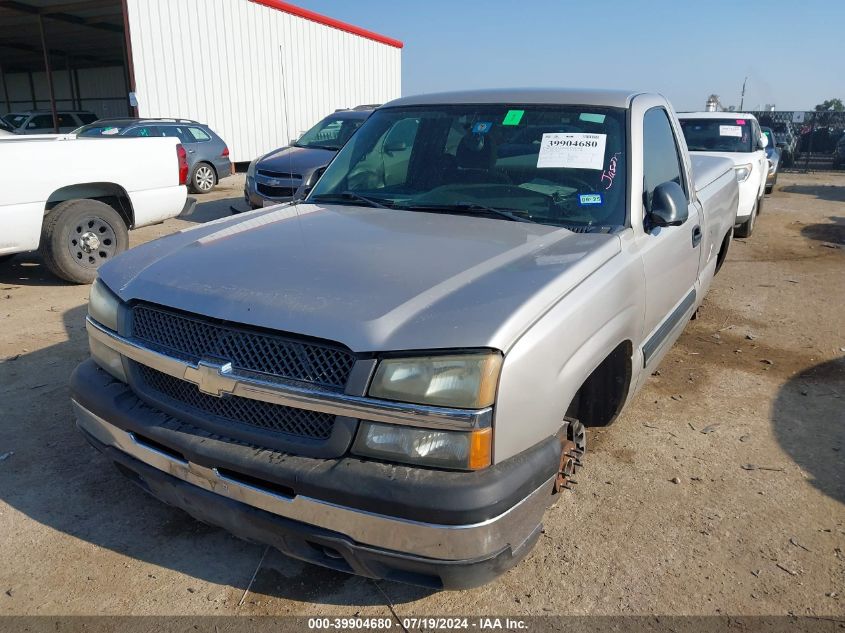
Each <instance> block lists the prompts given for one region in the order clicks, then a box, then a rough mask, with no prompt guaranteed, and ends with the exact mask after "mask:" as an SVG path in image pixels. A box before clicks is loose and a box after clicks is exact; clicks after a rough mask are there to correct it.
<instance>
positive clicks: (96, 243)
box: [79, 231, 100, 253]
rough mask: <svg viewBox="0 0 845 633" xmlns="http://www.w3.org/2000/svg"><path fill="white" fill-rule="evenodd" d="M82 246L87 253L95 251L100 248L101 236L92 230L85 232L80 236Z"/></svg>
mask: <svg viewBox="0 0 845 633" xmlns="http://www.w3.org/2000/svg"><path fill="white" fill-rule="evenodd" d="M79 242H80V245H79V246H80V248H81V249H82V250H83V251H85V252H86V253H93V252H94V251H96V250H97V249H98V248H100V238H99V237H97V236H96V235H95V234H94V233H92V232H91V231H88V232H87V233H83V234H82V236H81V237H80V238H79Z"/></svg>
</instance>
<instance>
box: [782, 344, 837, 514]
mask: <svg viewBox="0 0 845 633" xmlns="http://www.w3.org/2000/svg"><path fill="white" fill-rule="evenodd" d="M772 425H773V427H774V432H775V437H777V439H778V442H779V443H780V445H781V448H783V450H784V451H786V453H787V454H789V456H790V457H792V459H794V460H795V462H796V463H797V464H798V465H799V466H800V467H801V469H802V470H803V471H804V472H806V473H808V474H809V475H810V477H811V480H810V481H811V483H812V484H813V485H814V486H815V487H816V488H818V489H819V490H821V491H822V492H823V493H825V494H826V495H828V496H829V497H832V498H833V499H836V500H837V501H839V502H840V503H845V357H842V358H838V359H836V360H832V361H829V362H827V363H822V364H820V365H815V366H814V367H811V368H810V369H807V370H806V371H803V372H801V373H799V374H796V375H795V376H794V377H793V378H791V379H790V380H789V381H788V382H787V383H786V384H784V385H783V387H781V389H780V391H779V392H778V395H777V398H776V399H775V402H774V405H773V406H772Z"/></svg>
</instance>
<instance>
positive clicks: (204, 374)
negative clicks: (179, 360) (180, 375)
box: [185, 360, 238, 398]
mask: <svg viewBox="0 0 845 633" xmlns="http://www.w3.org/2000/svg"><path fill="white" fill-rule="evenodd" d="M231 373H232V363H216V362H214V361H210V360H201V361H200V362H199V363H197V366H196V367H188V368H187V369H185V380H187V381H188V382H192V383H194V384H195V385H196V386H197V387H199V390H200V391H202V392H203V393H207V394H208V395H210V396H216V397H217V398H220V397H221V396H222V395H223V394H224V393H232V392H233V391H234V390H235V385H237V384H238V381H237V379H235V378H233V377H232V376H231V375H230V374H231Z"/></svg>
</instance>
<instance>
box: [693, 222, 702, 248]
mask: <svg viewBox="0 0 845 633" xmlns="http://www.w3.org/2000/svg"><path fill="white" fill-rule="evenodd" d="M699 244H701V227H700V226H699V225H697V224H696V225H695V226H694V227H693V229H692V247H693V248H695V247H696V246H698V245H699Z"/></svg>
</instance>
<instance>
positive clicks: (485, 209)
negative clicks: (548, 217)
mask: <svg viewBox="0 0 845 633" xmlns="http://www.w3.org/2000/svg"><path fill="white" fill-rule="evenodd" d="M397 208H400V209H406V210H408V211H441V212H443V213H448V212H449V211H456V212H458V213H465V212H470V213H472V212H474V211H477V212H480V213H489V214H490V215H495V216H497V217H500V218H504V219H505V220H510V221H511V222H529V223H531V224H536V222H535V221H534V220H531V219H529V218H526V217H523V216H521V215H517V214H515V213H512V211H513V210H512V209H499V208H496V207H489V206H487V205H486V204H479V203H477V202H458V203H455V204H412V205H408V206H402V207H397Z"/></svg>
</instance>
